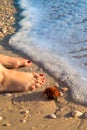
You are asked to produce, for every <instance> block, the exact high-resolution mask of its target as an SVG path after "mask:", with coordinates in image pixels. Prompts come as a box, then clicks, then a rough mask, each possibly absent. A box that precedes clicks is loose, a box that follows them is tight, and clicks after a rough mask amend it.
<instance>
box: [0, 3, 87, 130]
mask: <svg viewBox="0 0 87 130" xmlns="http://www.w3.org/2000/svg"><path fill="white" fill-rule="evenodd" d="M5 1H8V0H5ZM9 2H11V0H10V1H9ZM3 7H4V5H3ZM12 14H13V13H12ZM8 40H9V36H5V38H4V39H3V40H2V41H0V53H2V54H5V55H9V56H15V57H16V56H23V57H25V56H24V55H23V54H21V53H19V52H18V51H16V50H13V49H12V48H11V47H9V45H8ZM18 70H19V71H25V72H34V71H35V72H37V73H40V72H41V73H44V75H45V77H46V83H45V84H44V86H43V87H42V88H41V89H39V90H36V91H35V92H31V91H30V92H28V93H25V92H24V93H13V94H11V96H10V97H9V96H8V95H4V94H0V106H1V108H0V112H1V114H0V116H2V117H3V119H2V120H1V121H0V130H2V129H3V127H4V126H3V124H5V123H9V124H10V126H8V128H9V130H12V129H14V130H17V129H20V130H23V129H26V130H36V129H38V130H53V129H55V130H58V129H60V130H65V129H67V130H73V129H74V130H77V129H82V130H86V118H85V119H82V118H81V119H80V118H72V117H70V116H69V115H68V113H69V112H70V111H71V109H72V108H73V109H77V110H79V111H81V112H87V108H86V106H82V105H80V104H78V103H75V102H74V101H72V100H71V98H70V91H68V92H67V93H65V95H64V96H63V97H59V100H60V103H55V101H54V100H52V101H48V100H46V99H44V98H43V97H41V94H42V92H43V90H44V88H46V87H48V86H52V85H54V84H55V83H57V82H56V80H55V79H54V78H53V77H51V76H50V75H48V74H47V73H46V72H44V70H43V69H42V67H41V66H39V65H37V64H35V63H32V65H31V66H30V67H27V68H26V67H23V68H20V69H18ZM3 101H4V102H3ZM60 107H61V112H59V113H57V114H58V117H57V119H49V118H45V117H46V116H47V115H49V114H51V113H55V112H56V111H57V110H58V109H59V108H60ZM21 110H29V114H30V115H29V116H28V117H27V121H26V122H25V123H23V122H20V120H21V119H23V118H24V115H21V114H20V111H21ZM13 117H14V118H13ZM36 119H37V120H36ZM4 128H6V127H4ZM8 128H7V129H8Z"/></svg>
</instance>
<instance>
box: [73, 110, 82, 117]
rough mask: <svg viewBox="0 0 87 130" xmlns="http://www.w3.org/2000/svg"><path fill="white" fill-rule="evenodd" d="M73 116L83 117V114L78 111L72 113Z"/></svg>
mask: <svg viewBox="0 0 87 130" xmlns="http://www.w3.org/2000/svg"><path fill="white" fill-rule="evenodd" d="M71 114H72V116H73V117H81V116H82V115H83V113H82V112H80V111H77V110H73V111H71Z"/></svg>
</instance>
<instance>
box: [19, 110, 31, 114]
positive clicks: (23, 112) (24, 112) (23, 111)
mask: <svg viewBox="0 0 87 130" xmlns="http://www.w3.org/2000/svg"><path fill="white" fill-rule="evenodd" d="M20 113H21V114H29V111H28V110H22V111H20Z"/></svg>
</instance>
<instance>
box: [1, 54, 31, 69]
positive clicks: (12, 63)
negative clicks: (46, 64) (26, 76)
mask: <svg viewBox="0 0 87 130" xmlns="http://www.w3.org/2000/svg"><path fill="white" fill-rule="evenodd" d="M0 63H1V64H2V65H4V66H5V67H6V68H9V69H12V68H19V67H24V66H29V65H30V64H31V61H30V60H27V59H24V58H21V57H10V56H6V55H3V54H0Z"/></svg>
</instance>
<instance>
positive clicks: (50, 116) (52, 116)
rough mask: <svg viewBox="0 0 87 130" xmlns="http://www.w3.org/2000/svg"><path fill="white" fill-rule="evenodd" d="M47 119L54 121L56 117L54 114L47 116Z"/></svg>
mask: <svg viewBox="0 0 87 130" xmlns="http://www.w3.org/2000/svg"><path fill="white" fill-rule="evenodd" d="M48 117H49V118H51V119H56V118H57V117H56V115H55V114H53V113H52V114H50V115H49V116H48Z"/></svg>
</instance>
